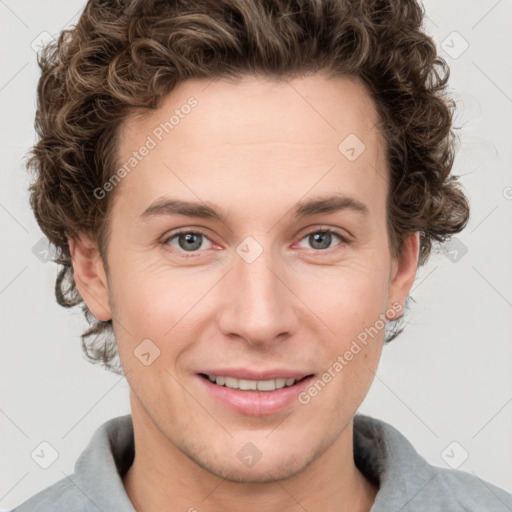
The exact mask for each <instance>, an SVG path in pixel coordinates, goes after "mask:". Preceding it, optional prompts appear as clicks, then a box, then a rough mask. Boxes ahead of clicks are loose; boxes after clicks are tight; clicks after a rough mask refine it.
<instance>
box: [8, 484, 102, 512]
mask: <svg viewBox="0 0 512 512" xmlns="http://www.w3.org/2000/svg"><path fill="white" fill-rule="evenodd" d="M72 478H73V476H72V475H71V476H70V477H66V478H63V479H62V480H59V481H58V482H55V483H54V484H52V485H50V486H49V487H47V488H46V489H43V490H42V491H39V492H38V493H37V494H34V496H32V497H31V498H29V499H28V500H26V501H24V502H23V503H22V504H21V505H18V506H17V507H16V508H14V509H13V510H11V512H61V511H63V510H69V511H71V510H72V511H73V512H87V511H89V510H95V511H96V510H97V509H96V507H95V506H94V504H93V503H91V502H90V500H89V499H88V498H87V497H86V496H85V495H84V494H83V493H82V492H81V491H80V489H79V488H78V487H77V486H76V485H75V484H74V483H73V481H72Z"/></svg>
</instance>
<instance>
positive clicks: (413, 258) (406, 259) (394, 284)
mask: <svg viewBox="0 0 512 512" xmlns="http://www.w3.org/2000/svg"><path fill="white" fill-rule="evenodd" d="M419 235H420V234H419V232H418V231H416V232H415V233H412V234H410V235H409V236H408V237H407V238H406V239H405V240H404V242H403V247H402V254H401V256H400V258H398V259H397V258H394V259H393V263H392V269H391V274H390V284H389V299H388V308H390V309H394V308H392V305H393V304H396V303H397V302H398V303H400V305H401V310H403V307H404V304H405V300H406V299H407V296H408V295H409V292H410V291H411V288H412V284H413V283H414V278H415V277H416V270H417V264H418V255H419V247H420V241H419V238H420V236H419Z"/></svg>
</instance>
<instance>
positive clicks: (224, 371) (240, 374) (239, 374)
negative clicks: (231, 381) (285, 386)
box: [199, 368, 312, 380]
mask: <svg viewBox="0 0 512 512" xmlns="http://www.w3.org/2000/svg"><path fill="white" fill-rule="evenodd" d="M199 373H204V374H206V375H212V376H213V377H219V376H222V377H234V378H235V379H244V380H273V379H295V380H300V379H302V378H303V377H306V376H308V375H312V373H311V372H303V371H297V370H288V369H284V368H283V369H276V370H266V371H264V372H256V371H252V370H248V369H247V368H216V369H209V370H203V371H201V372H199Z"/></svg>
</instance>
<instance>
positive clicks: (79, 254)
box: [68, 234, 112, 321]
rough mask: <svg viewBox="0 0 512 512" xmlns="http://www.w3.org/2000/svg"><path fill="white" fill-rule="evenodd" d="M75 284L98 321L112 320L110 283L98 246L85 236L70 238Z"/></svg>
mask: <svg viewBox="0 0 512 512" xmlns="http://www.w3.org/2000/svg"><path fill="white" fill-rule="evenodd" d="M68 244H69V251H70V254H71V262H72V264H73V274H74V277H75V283H76V286H77V288H78V291H79V292H80V295H81V296H82V298H83V299H84V301H85V303H86V304H87V307H88V308H89V311H90V312H91V313H92V314H93V315H94V316H95V317H96V318H97V319H98V320H102V321H107V320H110V319H111V318H112V313H111V309H110V303H109V296H108V282H107V275H106V272H105V269H104V267H103V261H102V260H101V257H100V253H99V251H98V248H97V246H96V244H95V243H94V242H93V241H92V240H91V238H90V237H89V236H87V235H85V234H80V235H79V237H78V238H68Z"/></svg>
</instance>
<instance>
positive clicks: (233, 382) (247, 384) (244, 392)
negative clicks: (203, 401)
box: [196, 373, 315, 416]
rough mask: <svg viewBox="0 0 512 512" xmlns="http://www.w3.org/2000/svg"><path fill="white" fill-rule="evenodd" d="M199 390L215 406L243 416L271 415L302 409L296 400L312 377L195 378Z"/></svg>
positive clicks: (200, 376) (203, 375) (205, 376)
mask: <svg viewBox="0 0 512 512" xmlns="http://www.w3.org/2000/svg"><path fill="white" fill-rule="evenodd" d="M196 375H197V377H198V381H199V383H200V384H201V386H202V389H203V390H204V391H206V393H207V394H208V396H210V397H212V398H213V399H214V401H215V403H218V404H219V405H221V406H223V407H226V406H227V407H229V408H230V409H231V410H234V411H235V412H237V413H240V414H244V415H246V416H265V415H272V414H276V413H279V412H282V411H284V410H287V409H290V408H291V407H295V408H297V407H298V406H300V407H304V405H302V403H301V402H300V401H299V400H298V398H299V395H300V393H302V392H303V391H304V390H305V389H307V387H308V386H309V385H310V384H311V383H312V382H313V380H314V378H315V375H314V374H308V375H304V376H297V378H293V377H289V378H284V377H278V378H276V379H267V380H247V379H237V378H235V377H230V376H220V375H211V374H208V373H198V374H196Z"/></svg>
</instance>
